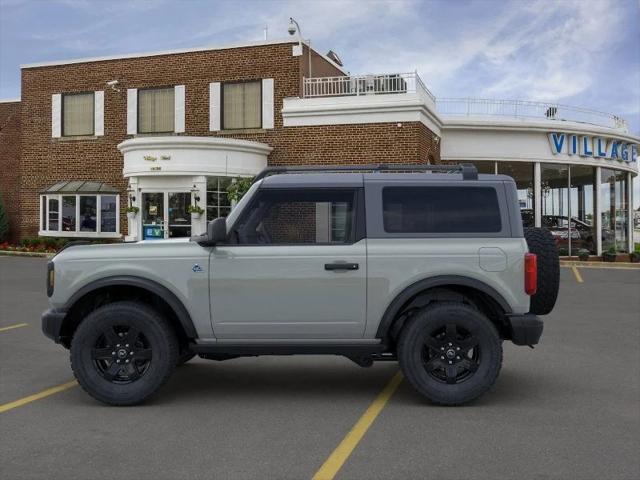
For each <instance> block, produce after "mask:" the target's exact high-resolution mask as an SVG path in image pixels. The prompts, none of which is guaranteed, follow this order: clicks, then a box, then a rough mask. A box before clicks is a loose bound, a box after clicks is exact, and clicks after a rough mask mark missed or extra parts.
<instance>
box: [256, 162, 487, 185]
mask: <svg viewBox="0 0 640 480" xmlns="http://www.w3.org/2000/svg"><path fill="white" fill-rule="evenodd" d="M416 171H424V172H444V173H461V174H462V179H463V180H477V179H478V169H477V168H476V167H475V165H472V164H468V163H467V164H461V165H406V164H396V165H394V164H393V163H379V164H377V165H302V166H281V167H267V168H265V169H264V170H262V171H261V172H260V173H259V174H258V175H256V176H255V177H254V179H253V182H254V183H255V182H257V181H258V180H262V179H263V178H265V177H268V176H269V175H279V174H284V173H311V172H416Z"/></svg>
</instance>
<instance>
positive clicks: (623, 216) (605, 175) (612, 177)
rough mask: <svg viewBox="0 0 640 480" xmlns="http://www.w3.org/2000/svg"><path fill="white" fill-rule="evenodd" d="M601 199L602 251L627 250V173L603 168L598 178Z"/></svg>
mask: <svg viewBox="0 0 640 480" xmlns="http://www.w3.org/2000/svg"><path fill="white" fill-rule="evenodd" d="M600 182H601V183H600V198H601V201H602V210H601V211H602V251H603V252H614V251H615V252H627V251H628V243H629V241H628V231H629V230H628V228H629V205H628V201H627V199H628V198H629V183H628V181H627V173H626V172H621V171H616V170H609V169H607V168H603V169H602V170H601V178H600Z"/></svg>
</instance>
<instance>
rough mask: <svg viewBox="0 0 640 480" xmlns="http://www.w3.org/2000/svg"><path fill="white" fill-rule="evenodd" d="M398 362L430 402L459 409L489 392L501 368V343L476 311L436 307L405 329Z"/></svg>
mask: <svg viewBox="0 0 640 480" xmlns="http://www.w3.org/2000/svg"><path fill="white" fill-rule="evenodd" d="M398 361H399V362H400V368H401V369H402V372H403V373H404V375H405V376H406V377H407V379H408V380H409V382H410V383H411V385H412V386H413V387H414V388H415V389H416V390H417V391H418V392H419V393H421V394H422V395H424V396H425V397H426V398H427V399H428V400H430V401H432V402H434V403H437V404H440V405H460V404H463V403H466V402H469V401H471V400H474V399H475V398H477V397H479V396H480V395H482V394H483V393H485V392H486V391H487V390H489V389H490V388H491V386H492V385H493V383H494V382H495V380H496V378H497V376H498V373H499V372H500V368H501V366H502V342H501V340H500V336H499V335H498V332H497V330H496V328H495V327H494V326H493V324H492V323H491V322H490V321H489V319H488V318H487V317H486V316H484V315H483V314H482V313H481V312H479V311H478V310H476V309H475V308H473V307H470V306H468V305H466V304H462V303H438V304H434V305H432V306H428V307H426V308H424V309H422V310H421V311H419V312H418V313H416V314H415V315H414V316H413V317H412V318H411V320H409V322H408V323H407V325H405V326H404V328H403V329H402V332H401V334H400V339H399V341H398Z"/></svg>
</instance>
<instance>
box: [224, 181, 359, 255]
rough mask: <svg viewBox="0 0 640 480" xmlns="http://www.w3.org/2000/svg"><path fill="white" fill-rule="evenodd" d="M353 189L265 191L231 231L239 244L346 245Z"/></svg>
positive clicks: (351, 226) (350, 232)
mask: <svg viewBox="0 0 640 480" xmlns="http://www.w3.org/2000/svg"><path fill="white" fill-rule="evenodd" d="M354 197H355V191H354V190H292V189H287V190H272V191H269V190H266V191H263V192H261V193H259V194H258V197H257V198H256V200H254V201H253V203H252V204H251V206H250V207H249V208H248V209H247V211H246V213H245V212H243V215H242V217H241V218H240V219H239V220H238V222H237V224H236V225H235V226H234V229H233V230H232V232H231V241H232V243H236V244H241V245H307V244H348V243H353V239H354V220H355V215H354Z"/></svg>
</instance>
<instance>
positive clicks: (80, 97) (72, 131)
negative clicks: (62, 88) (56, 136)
mask: <svg viewBox="0 0 640 480" xmlns="http://www.w3.org/2000/svg"><path fill="white" fill-rule="evenodd" d="M94 108H95V100H94V93H93V92H89V93H65V94H64V95H63V96H62V136H64V137H76V136H86V135H93V134H94V131H95V130H94V126H95V125H94V119H95V115H94Z"/></svg>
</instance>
